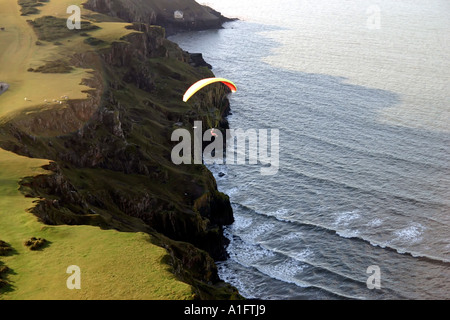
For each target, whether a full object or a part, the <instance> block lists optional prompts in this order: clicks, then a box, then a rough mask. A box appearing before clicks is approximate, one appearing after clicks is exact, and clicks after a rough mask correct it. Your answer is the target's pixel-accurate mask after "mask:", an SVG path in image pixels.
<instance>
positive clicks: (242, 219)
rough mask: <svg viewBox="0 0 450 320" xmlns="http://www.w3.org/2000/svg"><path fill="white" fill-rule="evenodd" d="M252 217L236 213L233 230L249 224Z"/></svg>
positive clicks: (241, 228) (243, 227)
mask: <svg viewBox="0 0 450 320" xmlns="http://www.w3.org/2000/svg"><path fill="white" fill-rule="evenodd" d="M252 223H253V218H252V217H248V216H243V215H236V216H235V217H234V223H233V230H237V231H238V230H243V229H246V228H248V227H249V226H251V225H252Z"/></svg>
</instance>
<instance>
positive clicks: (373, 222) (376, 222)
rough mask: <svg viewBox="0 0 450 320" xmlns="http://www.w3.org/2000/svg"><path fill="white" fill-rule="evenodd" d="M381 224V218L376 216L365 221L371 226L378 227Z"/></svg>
mask: <svg viewBox="0 0 450 320" xmlns="http://www.w3.org/2000/svg"><path fill="white" fill-rule="evenodd" d="M382 224H383V220H381V219H379V218H376V219H373V220H371V221H369V222H368V223H367V226H368V227H371V228H376V227H380V226H381V225H382Z"/></svg>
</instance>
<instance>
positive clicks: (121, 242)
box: [0, 0, 238, 299]
mask: <svg viewBox="0 0 450 320" xmlns="http://www.w3.org/2000/svg"><path fill="white" fill-rule="evenodd" d="M77 3H80V4H81V1H68V0H60V1H54V0H51V1H49V2H46V3H42V6H38V7H36V8H37V10H38V11H34V10H33V11H32V12H35V13H29V14H28V15H26V16H21V14H20V9H21V8H20V6H19V5H18V4H17V2H16V1H15V0H0V5H2V8H5V10H3V11H2V12H1V13H0V14H1V15H2V16H1V18H2V19H0V21H2V24H3V25H2V26H0V27H4V28H5V31H3V32H0V43H1V45H2V47H4V48H5V50H4V51H2V53H0V63H1V64H2V65H5V66H6V67H5V68H2V69H0V72H1V73H0V81H4V82H7V83H8V84H9V85H10V88H9V89H8V90H7V91H6V92H5V93H3V94H2V95H1V96H0V147H1V148H3V149H0V153H1V155H2V156H3V157H4V159H5V160H4V161H2V162H0V181H1V182H0V186H3V188H0V192H1V193H2V194H1V197H0V198H1V199H2V202H0V238H1V240H4V241H6V242H8V243H10V244H11V245H12V246H13V247H14V249H15V250H16V253H17V254H13V255H11V256H7V257H6V258H2V261H3V260H4V263H5V264H6V265H8V266H9V268H10V269H11V270H12V271H11V272H10V273H8V282H9V283H10V286H8V287H7V289H4V288H3V289H0V290H1V291H0V292H1V294H2V298H7V299H14V298H30V299H34V298H37V299H39V298H81V299H84V298H89V299H96V298H99V299H105V298H132V299H137V298H152V299H169V298H173V299H184V298H193V297H195V298H209V299H211V298H223V299H227V298H233V297H238V294H237V292H236V290H235V289H233V288H231V287H230V286H228V285H226V284H224V283H221V282H220V281H219V279H218V277H217V271H216V268H215V265H214V261H213V259H212V258H211V256H213V257H214V258H221V257H223V255H224V248H223V246H224V245H225V240H224V238H223V235H222V225H223V224H224V223H231V222H232V212H231V206H230V204H229V200H228V197H226V196H225V195H223V194H221V193H220V192H218V191H217V187H216V183H215V181H214V178H213V177H212V175H211V174H210V173H209V171H208V170H207V169H206V168H205V167H204V166H175V165H174V164H173V163H172V162H171V161H170V151H171V147H172V143H171V142H170V135H171V132H172V131H173V129H174V128H177V127H178V126H180V125H181V126H183V127H185V128H187V129H192V123H193V120H198V119H202V118H203V119H208V121H209V122H211V121H214V122H217V123H222V125H225V126H226V122H224V121H223V115H224V114H226V112H227V110H228V101H227V100H226V96H225V95H226V92H225V90H224V89H223V88H222V87H221V86H220V85H218V86H212V87H211V88H209V89H208V90H205V91H204V92H203V93H201V94H199V95H198V96H197V97H195V98H194V99H192V102H191V104H185V103H183V102H182V101H181V97H182V94H183V92H184V91H185V90H186V89H187V87H189V85H190V84H191V83H193V82H194V81H196V80H198V79H200V78H203V77H206V76H211V75H212V74H211V72H210V71H209V70H208V69H207V68H193V67H191V66H190V65H189V63H188V61H189V55H188V54H187V53H185V52H183V51H182V50H181V49H179V48H178V46H177V45H175V44H173V43H171V42H169V41H168V40H166V39H165V31H164V29H162V28H160V27H156V26H149V25H147V24H140V23H135V24H128V23H125V22H122V21H118V20H117V19H116V18H111V17H109V16H104V15H102V14H99V13H96V12H93V11H90V10H88V9H83V12H82V16H83V21H84V24H83V26H84V29H83V30H81V31H79V32H73V33H67V29H64V28H65V19H66V18H67V16H68V14H66V13H65V9H66V8H67V6H68V5H69V4H77ZM27 20H29V21H27ZM63 22H64V24H63ZM24 44H26V45H24ZM44 71H45V72H44ZM25 98H26V99H25ZM4 150H10V151H13V152H15V153H16V154H20V155H21V156H18V155H13V154H11V153H9V152H7V151H4ZM31 158H40V159H48V160H45V161H41V160H33V159H31ZM28 161H30V162H28ZM36 161H37V162H36ZM39 161H41V162H39ZM49 161H50V163H51V165H49V166H47V167H46V169H47V171H46V172H43V171H39V170H38V171H34V172H32V173H30V171H29V170H28V169H26V168H30V167H31V168H32V167H35V166H39V164H45V163H48V162H49ZM38 163H39V164H38ZM7 173H8V174H10V175H9V176H8V177H6V176H4V178H2V174H3V175H5V174H7ZM12 173H14V174H12ZM36 174H37V175H36ZM30 175H34V177H28V178H26V179H23V180H22V182H21V184H22V186H21V191H22V193H23V194H25V195H26V196H27V197H28V198H23V196H20V194H19V193H18V191H17V183H18V182H19V180H20V179H22V178H25V177H26V176H30ZM33 198H34V199H39V200H38V201H37V202H36V203H32V202H31V199H33ZM198 199H208V201H207V203H204V206H205V208H199V207H198V203H199V202H198V201H197V200H198ZM203 202H204V201H203ZM27 208H31V209H30V210H31V212H33V213H34V214H35V216H37V217H38V218H39V221H40V222H37V221H36V220H35V216H33V215H31V214H30V213H26V212H25V210H26V209H27ZM208 208H215V210H214V212H211V210H210V209H208ZM16 218H17V219H16ZM42 223H45V224H47V226H44V225H43V224H42ZM83 225H84V226H83ZM99 227H101V228H102V229H104V230H102V229H100V228H99ZM118 231H121V232H118ZM34 236H36V237H42V238H46V239H47V240H48V241H49V245H48V246H47V247H46V248H44V249H43V250H41V251H37V252H28V251H26V250H25V248H24V247H23V245H22V243H21V242H23V241H24V240H25V239H23V238H30V237H34ZM156 245H157V246H156ZM161 247H162V248H164V249H162V248H161ZM67 250H69V251H71V252H72V255H69V254H67V253H66V251H67ZM124 252H126V254H123V256H121V257H120V256H119V255H121V253H124ZM72 260H76V261H78V262H72ZM126 261H129V263H128V264H127V263H126ZM68 263H70V264H77V263H79V264H82V265H83V266H84V267H83V266H81V265H79V266H80V267H82V270H86V272H87V276H88V275H89V276H90V278H89V277H88V278H87V279H91V280H86V283H85V287H84V288H85V290H87V291H83V290H82V291H80V292H79V293H73V292H72V293H71V292H66V290H67V288H65V282H64V281H62V282H61V279H65V278H66V277H67V275H66V274H65V273H64V272H65V269H64V268H67V266H68V265H69V264H68ZM65 264H68V265H67V266H65ZM130 265H131V266H132V267H131V268H130ZM63 267H64V268H63ZM60 269H63V270H60ZM168 270H170V271H171V273H169V272H168ZM41 274H44V275H42V276H41V279H40V278H39V277H38V275H41ZM158 274H159V275H160V276H158ZM44 283H48V284H47V285H44ZM55 286H58V287H55ZM61 286H62V287H61ZM114 287H116V288H118V290H117V292H116V293H115V292H112V291H113V289H112V288H114ZM36 288H39V290H37V289H36ZM108 288H109V289H108ZM88 289H90V290H88ZM52 292H54V293H52Z"/></svg>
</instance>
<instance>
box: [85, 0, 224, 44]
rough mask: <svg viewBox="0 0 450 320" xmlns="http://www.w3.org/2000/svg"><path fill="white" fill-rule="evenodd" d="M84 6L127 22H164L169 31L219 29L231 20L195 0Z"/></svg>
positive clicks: (122, 0) (105, 1) (104, 1)
mask: <svg viewBox="0 0 450 320" xmlns="http://www.w3.org/2000/svg"><path fill="white" fill-rule="evenodd" d="M84 7H85V8H87V9H90V10H92V11H96V12H100V13H104V14H107V15H110V16H112V17H117V18H120V19H122V20H125V21H128V22H142V23H146V24H149V25H159V26H163V27H164V28H165V29H166V31H167V34H168V35H171V34H174V33H177V32H180V31H190V30H205V29H219V28H221V27H222V24H223V23H224V22H226V21H230V19H228V18H226V17H224V16H222V15H221V14H220V13H219V12H217V11H215V10H213V9H211V8H209V7H207V6H202V5H200V4H198V3H197V2H196V1H195V0H172V1H165V0H152V1H142V0H88V1H87V2H86V3H85V4H84ZM175 12H177V14H175Z"/></svg>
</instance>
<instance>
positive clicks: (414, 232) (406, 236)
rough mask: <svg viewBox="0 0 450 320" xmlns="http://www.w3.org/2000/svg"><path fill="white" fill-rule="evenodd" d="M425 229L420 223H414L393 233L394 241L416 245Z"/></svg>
mask: <svg viewBox="0 0 450 320" xmlns="http://www.w3.org/2000/svg"><path fill="white" fill-rule="evenodd" d="M425 230H426V228H425V227H424V226H423V225H421V224H420V223H414V224H412V225H410V226H408V227H406V228H403V229H400V230H397V231H395V232H394V234H395V236H396V238H395V239H394V241H401V242H406V243H408V244H416V243H418V242H420V241H421V240H422V238H423V237H422V236H423V234H424V232H425Z"/></svg>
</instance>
